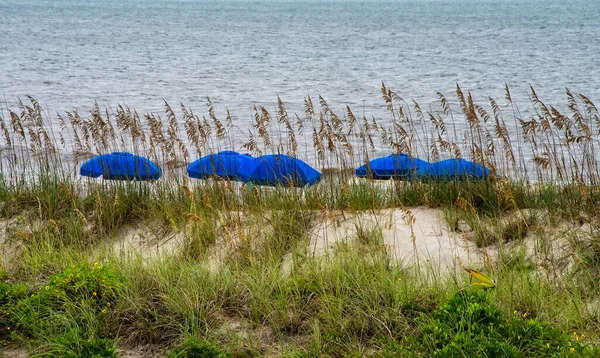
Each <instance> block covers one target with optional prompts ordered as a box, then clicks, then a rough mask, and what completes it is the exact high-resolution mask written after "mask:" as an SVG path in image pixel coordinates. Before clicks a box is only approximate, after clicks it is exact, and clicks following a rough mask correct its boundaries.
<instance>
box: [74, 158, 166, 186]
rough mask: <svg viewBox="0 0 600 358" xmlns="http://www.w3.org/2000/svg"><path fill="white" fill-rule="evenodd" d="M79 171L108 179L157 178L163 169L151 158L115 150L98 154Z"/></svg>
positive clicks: (84, 174) (89, 175)
mask: <svg viewBox="0 0 600 358" xmlns="http://www.w3.org/2000/svg"><path fill="white" fill-rule="evenodd" d="M79 173H80V174H81V175H83V176H88V177H92V178H97V177H99V176H101V175H102V177H103V178H104V179H108V180H156V179H158V178H160V177H161V176H162V169H161V168H160V167H159V166H158V165H156V164H154V163H153V162H152V161H150V159H147V158H144V157H140V156H139V155H134V154H132V153H127V152H114V153H111V154H103V155H99V156H96V157H94V158H92V159H90V160H88V161H87V162H85V163H83V164H82V165H81V169H80V171H79Z"/></svg>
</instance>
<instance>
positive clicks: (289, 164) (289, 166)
mask: <svg viewBox="0 0 600 358" xmlns="http://www.w3.org/2000/svg"><path fill="white" fill-rule="evenodd" d="M188 175H189V176H190V177H192V178H198V179H207V178H210V177H218V178H223V179H228V180H238V181H242V182H245V183H248V182H250V183H255V184H259V185H271V186H276V185H286V186H288V185H292V186H296V187H303V186H306V185H313V184H315V183H317V182H318V181H319V180H321V173H319V172H318V171H317V170H315V169H314V168H312V167H311V166H310V165H308V164H306V163H305V162H303V161H302V160H300V159H298V158H294V157H290V156H288V155H283V154H267V155H263V156H260V157H258V158H253V157H251V156H250V155H247V154H240V153H237V152H234V151H223V152H219V153H216V154H210V155H207V156H204V157H202V158H200V159H198V160H196V161H195V162H193V163H191V164H190V165H189V166H188Z"/></svg>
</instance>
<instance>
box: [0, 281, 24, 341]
mask: <svg viewBox="0 0 600 358" xmlns="http://www.w3.org/2000/svg"><path fill="white" fill-rule="evenodd" d="M5 278H6V272H4V271H0V345H4V344H6V343H8V342H9V341H10V340H11V337H12V336H13V333H14V332H15V331H16V323H15V321H14V319H13V317H12V316H11V310H12V309H13V308H14V307H15V306H16V305H17V303H18V302H19V301H20V300H22V299H24V298H26V297H28V296H29V288H28V287H27V286H26V285H23V284H10V283H7V282H4V280H5Z"/></svg>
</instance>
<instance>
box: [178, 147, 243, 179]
mask: <svg viewBox="0 0 600 358" xmlns="http://www.w3.org/2000/svg"><path fill="white" fill-rule="evenodd" d="M253 163H254V158H252V157H251V156H249V155H248V154H240V153H238V152H234V151H232V150H226V151H222V152H219V153H216V154H209V155H206V156H204V157H202V158H200V159H198V160H196V161H194V162H192V163H191V164H190V165H188V167H187V171H188V175H189V176H190V177H192V178H197V179H207V178H210V177H221V178H225V179H230V180H240V178H239V175H238V172H239V171H240V169H242V168H243V167H245V166H248V165H253Z"/></svg>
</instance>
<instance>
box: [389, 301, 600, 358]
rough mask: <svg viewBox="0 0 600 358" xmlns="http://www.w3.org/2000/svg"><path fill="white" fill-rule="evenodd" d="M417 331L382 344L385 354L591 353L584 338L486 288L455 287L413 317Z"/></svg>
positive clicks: (443, 355)
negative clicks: (503, 302) (494, 297)
mask: <svg viewBox="0 0 600 358" xmlns="http://www.w3.org/2000/svg"><path fill="white" fill-rule="evenodd" d="M417 325H418V328H419V332H418V334H416V335H415V336H412V337H409V338H408V339H407V340H405V341H404V342H402V344H398V343H394V344H391V345H390V346H389V347H386V351H385V353H384V354H383V356H385V357H397V356H398V355H402V356H421V355H425V356H429V357H458V356H468V355H474V356H487V357H524V356H526V357H550V356H567V357H593V356H595V355H597V354H599V352H598V349H597V348H593V347H590V346H588V345H586V344H584V343H583V342H582V341H581V340H580V339H579V336H578V335H577V332H573V334H569V333H567V332H565V331H563V330H561V329H559V328H557V327H553V326H552V325H550V324H549V323H547V322H543V321H540V320H539V319H535V318H527V315H526V314H521V313H520V312H518V311H516V310H515V311H514V312H513V314H512V315H507V314H506V313H504V312H502V310H500V309H499V308H498V307H496V306H495V305H494V304H493V303H492V302H491V301H490V300H489V298H488V297H487V295H486V294H485V293H482V292H478V291H459V292H458V293H456V294H455V295H453V296H452V297H450V298H449V299H448V300H447V301H446V302H445V303H444V304H442V305H440V307H439V308H438V309H436V310H435V311H434V312H432V313H430V314H426V315H422V316H420V317H419V318H418V319H417Z"/></svg>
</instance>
